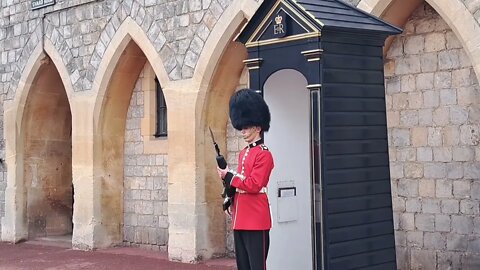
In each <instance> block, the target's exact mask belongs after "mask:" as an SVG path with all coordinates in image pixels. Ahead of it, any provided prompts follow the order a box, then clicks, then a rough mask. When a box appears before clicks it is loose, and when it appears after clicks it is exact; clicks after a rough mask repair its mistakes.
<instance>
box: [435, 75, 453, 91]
mask: <svg viewBox="0 0 480 270" xmlns="http://www.w3.org/2000/svg"><path fill="white" fill-rule="evenodd" d="M434 87H435V89H444V88H450V87H452V72H451V71H442V72H437V73H435V79H434Z"/></svg>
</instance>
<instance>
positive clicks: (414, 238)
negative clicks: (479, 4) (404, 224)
mask: <svg viewBox="0 0 480 270" xmlns="http://www.w3.org/2000/svg"><path fill="white" fill-rule="evenodd" d="M407 246H411V247H419V248H421V247H423V232H419V231H408V232H407Z"/></svg>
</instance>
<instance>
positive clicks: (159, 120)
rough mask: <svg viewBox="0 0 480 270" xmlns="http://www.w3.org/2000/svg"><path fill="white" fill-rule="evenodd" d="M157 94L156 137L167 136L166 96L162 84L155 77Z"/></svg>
mask: <svg viewBox="0 0 480 270" xmlns="http://www.w3.org/2000/svg"><path fill="white" fill-rule="evenodd" d="M155 96H156V108H157V115H156V129H155V134H154V136H155V137H157V138H158V137H167V135H168V133H167V103H166V102H165V96H164V94H163V89H162V86H161V85H160V82H159V81H158V78H155Z"/></svg>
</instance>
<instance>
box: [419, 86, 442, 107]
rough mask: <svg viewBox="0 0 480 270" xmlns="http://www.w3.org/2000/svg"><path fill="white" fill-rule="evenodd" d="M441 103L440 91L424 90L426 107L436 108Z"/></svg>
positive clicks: (424, 104)
mask: <svg viewBox="0 0 480 270" xmlns="http://www.w3.org/2000/svg"><path fill="white" fill-rule="evenodd" d="M439 104H440V95H439V93H438V91H433V90H427V91H425V92H423V106H424V107H425V108H436V107H438V105H439Z"/></svg>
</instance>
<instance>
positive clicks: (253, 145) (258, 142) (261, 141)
mask: <svg viewBox="0 0 480 270" xmlns="http://www.w3.org/2000/svg"><path fill="white" fill-rule="evenodd" d="M260 144H263V138H262V139H260V140H258V141H256V142H253V143H251V144H249V145H248V148H252V147H255V146H257V145H260Z"/></svg>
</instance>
